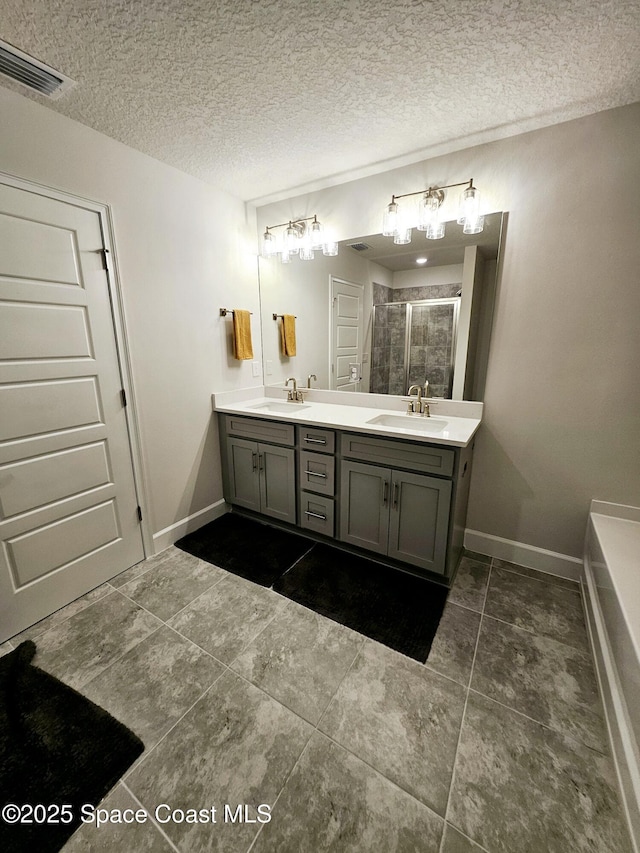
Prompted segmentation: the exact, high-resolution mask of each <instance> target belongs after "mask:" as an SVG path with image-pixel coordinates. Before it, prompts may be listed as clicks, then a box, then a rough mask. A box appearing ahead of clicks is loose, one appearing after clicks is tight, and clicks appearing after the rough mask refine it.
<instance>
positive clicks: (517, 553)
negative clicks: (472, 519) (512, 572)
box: [464, 529, 582, 581]
mask: <svg viewBox="0 0 640 853" xmlns="http://www.w3.org/2000/svg"><path fill="white" fill-rule="evenodd" d="M464 547H465V548H466V549H467V550H468V551H476V552H477V553H478V554H485V555H486V556H487V557H496V559H498V560H509V561H510V562H511V563H517V564H518V565H519V566H526V567H527V568H528V569H537V570H538V571H539V572H547V573H548V574H550V575H557V576H558V577H561V578H568V579H569V580H572V581H579V580H580V576H581V573H582V560H580V559H579V558H578V557H569V556H568V555H567V554H558V553H557V552H556V551H547V550H545V549H544V548H536V547H535V546H534V545H525V543H524V542H514V541H513V540H512V539H502V537H500V536H492V535H491V534H490V533H481V532H480V531H479V530H469V529H467V530H465V532H464Z"/></svg>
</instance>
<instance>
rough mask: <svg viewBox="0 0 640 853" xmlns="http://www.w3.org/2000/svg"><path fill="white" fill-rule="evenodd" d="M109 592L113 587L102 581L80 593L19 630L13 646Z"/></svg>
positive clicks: (63, 619)
mask: <svg viewBox="0 0 640 853" xmlns="http://www.w3.org/2000/svg"><path fill="white" fill-rule="evenodd" d="M110 592H113V587H111V586H110V585H109V584H108V583H103V584H101V585H100V586H98V587H96V588H95V589H92V590H91V591H90V592H87V593H86V594H85V595H81V596H80V598H76V599H75V601H72V602H71V603H70V604H67V605H66V606H65V607H61V608H60V610H56V611H55V613H52V614H51V616H47V617H46V619H42V620H41V621H40V622H36V624H35V625H32V626H31V627H30V628H27V629H26V630H24V631H21V632H20V633H19V634H16V636H15V637H12V640H13V644H14V646H19V645H20V643H22V642H24V640H35V639H36V638H37V637H39V636H40V634H44V632H45V631H48V630H49V628H54V627H55V626H56V625H61V624H62V623H63V622H66V620H67V619H69V618H71V616H74V615H75V614H76V613H79V612H80V611H81V610H84V609H85V607H89V605H90V604H94V603H95V602H96V601H99V600H100V599H101V598H104V597H105V595H108V594H109V593H110Z"/></svg>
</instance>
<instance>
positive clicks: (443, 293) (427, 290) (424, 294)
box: [374, 284, 462, 302]
mask: <svg viewBox="0 0 640 853" xmlns="http://www.w3.org/2000/svg"><path fill="white" fill-rule="evenodd" d="M461 287H462V285H461V284H426V285H424V286H422V287H399V288H397V290H393V289H392V288H390V287H387V288H385V290H389V291H390V292H391V298H390V299H389V300H388V301H389V302H415V301H416V300H417V299H449V298H450V297H451V296H457V295H458V293H460V288H461ZM374 298H375V291H374Z"/></svg>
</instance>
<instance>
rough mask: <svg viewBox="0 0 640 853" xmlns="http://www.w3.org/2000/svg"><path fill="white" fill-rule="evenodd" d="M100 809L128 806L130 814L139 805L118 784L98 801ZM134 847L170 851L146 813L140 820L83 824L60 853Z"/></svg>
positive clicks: (151, 852) (142, 852) (110, 852)
mask: <svg viewBox="0 0 640 853" xmlns="http://www.w3.org/2000/svg"><path fill="white" fill-rule="evenodd" d="M100 808H101V809H108V810H109V812H112V811H113V810H115V809H118V810H119V811H120V812H124V810H125V809H132V810H133V811H132V813H131V815H128V817H132V816H133V814H135V813H136V812H139V810H140V805H139V804H138V803H137V802H136V801H135V800H134V799H133V797H132V796H131V794H129V792H128V791H127V790H126V789H125V788H123V787H122V785H118V786H117V788H114V789H113V791H112V792H111V793H110V794H109V795H108V797H106V798H105V799H104V800H103V801H102V802H101V803H100ZM116 850H118V851H125V850H126V851H132V853H133V851H135V853H174V851H173V848H172V847H171V845H170V844H169V842H168V841H167V840H166V838H164V837H163V835H162V834H161V833H160V831H159V830H158V828H157V827H156V826H155V824H154V823H153V821H152V820H151V818H150V817H149V816H147V818H146V819H145V820H144V821H142V819H140V820H134V821H132V822H131V823H112V822H110V821H109V822H108V823H104V824H103V825H102V826H100V827H96V822H95V820H93V821H92V822H91V823H86V824H83V825H82V826H81V827H80V828H79V829H77V830H76V831H75V832H74V834H73V835H72V836H71V838H70V839H69V841H67V843H66V844H65V845H64V847H63V848H62V851H63V853H114V851H116Z"/></svg>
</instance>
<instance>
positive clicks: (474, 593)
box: [447, 557, 489, 612]
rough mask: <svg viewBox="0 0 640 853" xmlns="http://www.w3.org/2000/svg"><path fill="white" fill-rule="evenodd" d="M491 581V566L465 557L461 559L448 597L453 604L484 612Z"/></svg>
mask: <svg viewBox="0 0 640 853" xmlns="http://www.w3.org/2000/svg"><path fill="white" fill-rule="evenodd" d="M488 581H489V566H488V565H487V564H486V563H477V562H475V561H473V560H469V559H468V558H467V557H463V558H462V560H460V565H459V566H458V571H457V573H456V577H455V580H454V582H453V586H452V587H451V589H450V590H449V596H448V598H447V600H448V601H450V602H451V603H452V604H461V605H462V606H463V607H469V608H470V609H471V610H478V611H480V612H482V608H483V607H484V599H485V596H486V593H487V583H488Z"/></svg>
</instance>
